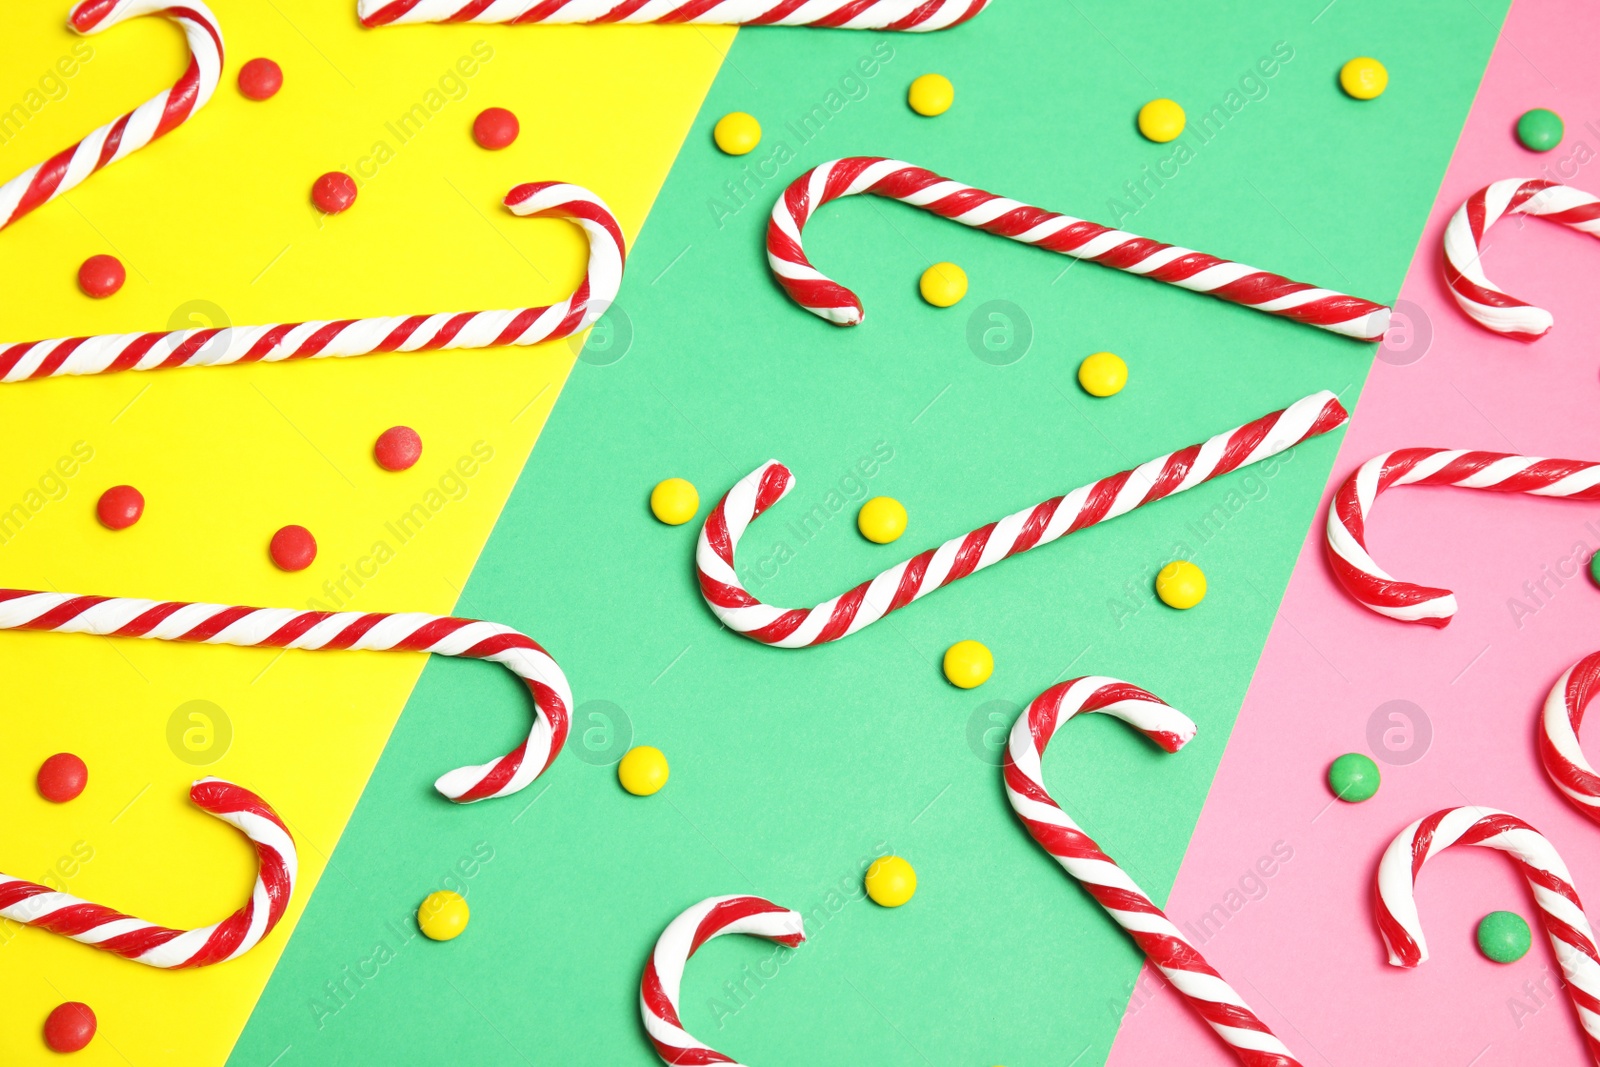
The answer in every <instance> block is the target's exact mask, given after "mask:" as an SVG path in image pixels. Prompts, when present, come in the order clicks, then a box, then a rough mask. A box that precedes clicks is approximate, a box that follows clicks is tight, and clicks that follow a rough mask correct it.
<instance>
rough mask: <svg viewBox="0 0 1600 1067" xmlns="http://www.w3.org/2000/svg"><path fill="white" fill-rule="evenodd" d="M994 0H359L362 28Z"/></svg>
mask: <svg viewBox="0 0 1600 1067" xmlns="http://www.w3.org/2000/svg"><path fill="white" fill-rule="evenodd" d="M988 5H989V0H361V3H360V5H359V10H360V14H361V24H362V25H363V26H388V25H391V24H395V23H402V22H512V23H528V22H544V23H571V22H677V23H691V22H692V23H698V24H700V25H713V26H821V27H826V28H831V29H840V30H902V31H906V32H926V31H928V30H943V29H946V28H948V27H950V26H955V25H958V24H960V23H963V22H965V21H967V20H968V19H970V18H971V17H972V16H974V15H976V14H977V13H978V12H980V11H982V10H983V9H984V8H985V7H987V6H988Z"/></svg>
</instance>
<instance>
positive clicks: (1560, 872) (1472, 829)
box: [1374, 807, 1600, 1064]
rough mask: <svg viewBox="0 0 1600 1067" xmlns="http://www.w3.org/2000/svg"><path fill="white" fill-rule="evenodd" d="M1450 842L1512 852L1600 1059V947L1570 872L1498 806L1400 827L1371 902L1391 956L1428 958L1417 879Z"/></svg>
mask: <svg viewBox="0 0 1600 1067" xmlns="http://www.w3.org/2000/svg"><path fill="white" fill-rule="evenodd" d="M1451 845H1482V846H1483V847H1485V848H1494V849H1499V850H1500V851H1501V852H1504V853H1505V854H1506V855H1508V856H1510V857H1511V859H1512V860H1513V862H1515V863H1516V865H1517V869H1518V870H1520V871H1521V872H1522V876H1523V877H1524V878H1526V879H1527V881H1528V888H1529V889H1531V890H1533V900H1534V903H1535V904H1537V905H1538V907H1539V918H1540V919H1542V920H1543V922H1544V930H1545V933H1546V934H1547V935H1549V937H1550V947H1551V948H1553V949H1554V950H1555V953H1556V959H1557V961H1558V962H1559V963H1560V964H1561V973H1562V975H1563V977H1565V979H1566V983H1565V984H1566V989H1567V996H1568V997H1570V998H1571V999H1572V1004H1573V1007H1574V1008H1576V1009H1577V1012H1578V1022H1579V1023H1580V1024H1581V1025H1582V1027H1583V1031H1584V1041H1585V1042H1586V1043H1587V1045H1588V1047H1589V1055H1590V1056H1591V1057H1592V1058H1593V1059H1594V1062H1595V1063H1597V1064H1600V952H1597V951H1596V948H1595V940H1594V930H1593V928H1592V927H1590V925H1589V919H1588V917H1587V916H1585V915H1584V913H1583V902H1582V901H1580V900H1579V899H1578V891H1577V890H1576V889H1574V888H1573V886H1572V874H1571V872H1569V871H1568V870H1567V865H1566V864H1565V863H1563V862H1562V861H1561V857H1560V856H1558V855H1557V854H1556V850H1555V849H1554V848H1553V847H1551V845H1550V842H1549V841H1548V840H1546V839H1545V836H1544V835H1543V834H1541V833H1540V832H1539V831H1537V830H1535V829H1534V828H1533V827H1531V826H1529V825H1528V824H1527V823H1525V822H1523V821H1522V820H1521V819H1519V818H1517V817H1516V816H1515V815H1510V814H1507V813H1506V812H1503V811H1496V810H1495V809H1493V808H1479V807H1461V808H1445V809H1444V810H1443V811H1436V812H1434V813H1433V814H1432V815H1430V816H1428V817H1427V818H1426V819H1418V820H1417V821H1416V822H1414V823H1412V824H1411V825H1410V826H1408V827H1406V828H1405V829H1404V830H1402V831H1401V832H1400V836H1398V837H1396V838H1395V839H1394V841H1393V842H1392V843H1391V844H1390V845H1389V847H1388V849H1387V850H1386V851H1385V852H1384V854H1383V859H1382V860H1381V861H1379V864H1378V878H1377V894H1376V900H1375V903H1374V908H1375V910H1376V912H1377V918H1378V930H1379V932H1380V933H1381V934H1382V935H1383V941H1384V944H1385V945H1387V946H1388V948H1389V962H1390V963H1392V964H1393V965H1394V966H1396V967H1415V966H1417V965H1418V964H1420V963H1422V962H1423V961H1424V960H1426V959H1427V958H1428V945H1427V942H1426V941H1424V940H1423V937H1422V922H1421V920H1420V919H1419V918H1418V917H1417V896H1416V880H1417V874H1418V873H1419V872H1420V871H1421V870H1422V865H1423V864H1424V863H1426V862H1427V861H1428V860H1430V859H1432V858H1433V857H1434V856H1437V855H1438V854H1439V853H1441V852H1443V851H1444V850H1445V849H1447V848H1449V847H1450V846H1451Z"/></svg>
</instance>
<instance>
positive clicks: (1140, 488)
mask: <svg viewBox="0 0 1600 1067" xmlns="http://www.w3.org/2000/svg"><path fill="white" fill-rule="evenodd" d="M1348 417H1349V416H1348V415H1347V414H1346V413H1345V410H1344V407H1343V406H1342V405H1341V404H1340V403H1339V400H1338V398H1337V397H1335V396H1334V395H1333V394H1332V393H1329V392H1321V393H1313V394H1312V395H1310V396H1308V397H1305V398H1304V399H1302V400H1298V401H1296V402H1295V403H1293V404H1291V405H1290V406H1289V407H1287V408H1285V409H1283V410H1282V411H1275V412H1273V413H1272V414H1270V415H1264V416H1262V417H1261V418H1259V419H1257V420H1255V421H1254V422H1250V423H1246V424H1245V425H1243V426H1238V427H1235V428H1234V429H1232V430H1229V431H1228V432H1227V433H1221V434H1218V435H1217V436H1215V437H1213V438H1211V439H1210V440H1209V441H1206V442H1204V443H1203V444H1198V445H1190V446H1189V447H1188V448H1184V449H1180V450H1178V451H1177V452H1169V453H1168V454H1167V455H1165V456H1159V457H1157V458H1155V459H1152V460H1150V461H1149V462H1148V463H1144V464H1141V465H1140V466H1138V467H1135V468H1134V469H1133V470H1128V471H1123V472H1122V473H1121V474H1113V475H1111V476H1110V477H1109V478H1102V479H1100V480H1099V481H1097V482H1092V483H1090V484H1089V485H1085V486H1080V487H1079V488H1077V489H1074V490H1073V491H1072V492H1070V493H1068V494H1066V495H1065V496H1058V497H1053V498H1052V499H1050V500H1046V501H1045V502H1044V503H1042V504H1035V505H1034V506H1033V507H1031V508H1028V509H1026V510H1025V511H1019V512H1017V513H1016V514H1014V515H1008V516H1006V517H1005V518H1003V519H1001V520H1000V521H999V522H991V523H990V524H989V525H987V526H981V527H979V528H978V529H976V530H973V531H972V532H971V533H968V534H964V535H962V536H961V537H955V538H952V539H950V540H949V541H946V542H945V543H944V544H942V545H940V546H939V547H938V548H933V549H928V550H927V551H926V552H923V553H922V554H921V555H918V556H914V557H912V558H911V559H908V560H906V561H905V562H903V563H900V564H897V565H896V566H894V567H891V568H889V569H888V570H886V571H884V572H883V573H882V574H880V575H878V576H877V577H876V578H874V579H872V580H871V581H869V582H863V583H862V584H860V585H858V586H856V587H855V588H854V589H852V590H850V591H849V592H848V593H845V594H843V595H842V596H837V597H834V598H833V599H832V600H830V601H828V602H827V603H825V604H818V605H817V606H816V607H814V608H778V607H773V606H771V605H769V604H764V603H762V602H761V601H760V600H758V599H756V597H755V596H754V595H752V594H751V593H750V591H749V590H748V589H746V588H745V586H744V582H743V581H742V580H741V579H740V577H739V575H738V572H737V571H736V570H735V569H734V565H733V554H734V551H735V550H736V549H737V548H738V546H739V538H741V537H743V536H744V532H745V530H746V529H747V528H748V527H749V525H750V523H751V521H752V520H754V519H755V518H756V517H757V516H759V515H760V514H761V513H762V512H764V511H766V510H767V509H768V508H770V507H771V506H772V505H773V504H775V503H777V502H778V501H779V500H782V499H783V498H784V496H786V495H787V494H788V492H789V490H790V489H792V488H794V476H793V475H792V474H790V473H789V468H788V467H785V466H784V465H783V464H781V463H779V462H778V461H777V460H775V459H773V460H768V461H767V462H766V463H763V464H762V465H761V466H760V467H757V468H756V469H755V470H754V471H752V472H751V473H750V474H747V475H745V477H744V478H742V479H740V481H739V482H738V484H736V485H735V486H734V487H733V488H732V489H730V490H728V495H727V496H725V497H723V498H722V499H721V500H720V501H718V502H717V506H716V507H714V508H712V509H711V512H710V514H708V515H707V516H706V522H705V526H704V527H702V528H701V530H700V543H699V547H698V549H697V550H696V553H695V567H696V569H697V571H698V573H699V577H700V593H701V595H702V596H704V597H705V600H706V603H707V604H709V605H710V606H711V610H712V611H713V612H714V613H715V614H716V616H717V618H718V619H720V620H722V623H723V625H724V626H726V627H728V628H729V629H730V630H733V631H734V632H735V633H741V634H744V636H746V637H748V638H750V639H751V640H754V641H760V642H761V643H762V644H767V645H776V646H777V647H779V648H801V647H804V646H806V645H820V644H823V643H824V642H827V641H837V640H839V638H841V637H846V636H848V635H850V634H853V633H855V632H856V631H857V630H860V629H863V628H864V627H866V626H867V625H869V624H871V623H874V622H877V621H878V620H879V619H881V618H883V617H884V616H885V615H887V614H889V613H890V612H891V611H898V610H899V609H900V608H903V607H905V606H906V605H907V604H910V603H912V602H914V601H916V600H920V599H921V598H922V597H925V596H927V595H928V594H929V593H931V592H933V591H934V590H935V589H939V588H942V587H944V586H946V585H949V584H950V583H951V582H953V581H955V580H956V579H958V578H965V577H966V576H967V575H969V574H972V573H974V572H975V571H980V570H982V569H983V568H985V567H988V566H991V565H993V564H995V563H999V562H1000V561H1001V560H1003V559H1007V558H1009V557H1011V556H1014V555H1016V554H1017V553H1019V552H1026V551H1027V550H1028V549H1030V548H1037V547H1038V546H1039V545H1044V544H1049V543H1050V542H1051V541H1054V540H1056V539H1057V538H1060V537H1065V536H1066V535H1067V534H1070V533H1074V532H1076V531H1078V530H1081V529H1083V528H1084V527H1086V526H1093V525H1094V524H1095V523H1097V522H1103V521H1104V520H1106V519H1112V518H1116V517H1117V516H1118V515H1123V514H1126V513H1127V512H1129V511H1132V510H1133V509H1134V508H1137V507H1139V506H1141V505H1143V504H1149V503H1151V502H1153V501H1156V500H1160V499H1162V498H1163V497H1168V496H1171V495H1173V494H1174V493H1181V492H1182V491H1183V490H1185V489H1192V488H1194V487H1195V486H1197V485H1199V484H1201V483H1202V482H1206V481H1210V480H1211V479H1212V478H1215V477H1217V476H1218V475H1222V474H1227V473H1229V472H1230V471H1234V470H1237V469H1238V468H1240V467H1243V466H1245V465H1247V464H1250V463H1257V462H1259V461H1261V460H1264V459H1267V458H1269V457H1271V456H1275V455H1277V454H1278V453H1280V452H1284V451H1287V450H1288V449H1290V448H1293V447H1294V446H1295V445H1297V444H1299V443H1300V442H1301V441H1304V440H1306V439H1307V438H1310V437H1316V436H1317V435H1319V434H1324V433H1327V432H1328V431H1329V430H1333V429H1336V428H1337V427H1339V426H1342V425H1343V424H1344V422H1345V420H1346V419H1347V418H1348Z"/></svg>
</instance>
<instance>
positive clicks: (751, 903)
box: [639, 896, 806, 1067]
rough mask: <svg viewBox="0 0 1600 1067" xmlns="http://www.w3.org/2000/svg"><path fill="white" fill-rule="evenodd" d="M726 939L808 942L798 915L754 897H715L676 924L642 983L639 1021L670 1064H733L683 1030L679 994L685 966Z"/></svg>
mask: <svg viewBox="0 0 1600 1067" xmlns="http://www.w3.org/2000/svg"><path fill="white" fill-rule="evenodd" d="M723 934H752V935H754V936H756V937H764V938H766V939H767V940H769V941H776V942H778V944H780V945H788V946H789V947H790V948H794V947H795V946H796V945H798V944H800V942H802V941H804V940H805V939H806V935H805V929H804V925H803V922H802V920H801V918H800V913H799V912H794V911H790V910H789V909H788V908H780V907H778V905H776V904H774V903H772V901H770V900H763V899H762V898H761V897H752V896H730V897H710V898H708V899H706V900H702V901H701V902H700V903H698V904H696V905H695V906H694V907H692V908H690V909H688V910H687V911H685V912H684V913H683V914H682V915H680V916H678V917H677V918H676V919H673V920H672V922H671V923H670V924H669V925H668V926H667V928H666V929H665V930H663V931H662V932H661V937H660V939H659V940H657V941H656V947H655V951H654V952H652V953H651V954H650V960H649V962H648V963H646V964H645V965H644V979H643V981H641V982H640V983H639V1017H640V1018H641V1019H643V1020H644V1029H645V1033H646V1034H648V1035H649V1036H650V1043H651V1044H652V1045H654V1046H655V1047H656V1054H657V1055H659V1056H660V1057H661V1059H662V1061H663V1062H665V1063H675V1064H676V1063H695V1064H706V1063H727V1064H732V1065H733V1067H739V1065H738V1064H737V1063H734V1061H733V1060H732V1059H730V1058H729V1057H727V1056H724V1055H723V1054H722V1053H720V1052H718V1051H716V1050H715V1049H712V1048H710V1047H709V1046H707V1045H705V1044H702V1043H701V1041H700V1040H699V1039H698V1038H696V1037H694V1036H693V1035H692V1034H690V1033H689V1032H688V1031H687V1030H685V1029H684V1028H683V1022H682V1020H681V1019H680V1018H679V1016H678V991H679V987H680V986H681V985H682V983H683V967H684V964H686V963H688V962H689V957H690V956H693V955H694V954H695V953H696V952H697V951H699V949H700V946H701V945H703V944H705V943H706V942H707V941H710V940H711V939H712V938H713V937H721V936H722V935H723Z"/></svg>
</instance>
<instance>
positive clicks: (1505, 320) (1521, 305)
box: [1444, 178, 1600, 342]
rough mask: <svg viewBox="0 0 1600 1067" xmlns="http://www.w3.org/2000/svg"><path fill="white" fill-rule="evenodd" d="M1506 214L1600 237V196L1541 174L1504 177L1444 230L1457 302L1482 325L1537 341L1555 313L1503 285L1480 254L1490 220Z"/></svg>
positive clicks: (1449, 280)
mask: <svg viewBox="0 0 1600 1067" xmlns="http://www.w3.org/2000/svg"><path fill="white" fill-rule="evenodd" d="M1506 215H1532V216H1534V217H1538V218H1546V219H1549V220H1550V221H1551V222H1559V223H1561V224H1562V225H1564V226H1569V227H1571V228H1572V229H1574V230H1578V231H1579V232H1581V233H1587V234H1590V235H1591V236H1595V237H1600V198H1597V197H1595V196H1592V195H1591V194H1589V193H1586V192H1584V191H1583V190H1581V189H1574V188H1572V187H1571V186H1569V185H1558V184H1557V183H1555V182H1551V181H1545V180H1543V179H1539V178H1505V179H1502V180H1500V181H1497V182H1494V183H1492V184H1490V185H1487V186H1485V187H1484V188H1482V189H1479V190H1478V191H1477V192H1476V193H1473V194H1472V195H1471V196H1469V197H1468V198H1467V200H1466V202H1465V203H1463V204H1462V205H1461V207H1460V208H1458V209H1457V210H1456V213H1455V214H1454V215H1452V216H1451V218H1450V221H1449V223H1448V224H1447V225H1446V226H1445V231H1444V280H1445V285H1446V286H1447V287H1448V288H1449V290H1450V295H1451V296H1452V297H1454V298H1455V302H1456V304H1457V305H1458V306H1459V307H1460V308H1461V310H1462V311H1464V312H1465V313H1466V314H1467V317H1468V318H1470V319H1472V320H1473V321H1474V322H1476V323H1477V324H1478V325H1480V326H1482V327H1483V328H1484V329H1486V330H1491V331H1493V332H1494V333H1498V334H1500V335H1502V336H1504V337H1509V338H1512V339H1513V340H1517V341H1524V342H1531V341H1537V340H1538V339H1539V338H1541V337H1543V336H1544V335H1545V334H1547V333H1549V332H1550V328H1551V326H1552V325H1554V322H1555V320H1554V318H1553V317H1552V316H1551V314H1550V312H1548V311H1546V310H1545V309H1544V308H1541V307H1535V306H1534V305H1532V304H1529V303H1527V302H1526V301H1523V300H1519V299H1517V298H1516V297H1514V296H1512V295H1510V294H1509V293H1507V292H1505V291H1504V290H1502V289H1501V288H1500V287H1499V286H1497V285H1495V284H1494V283H1493V282H1491V281H1490V280H1489V279H1488V277H1487V276H1486V275H1485V274H1484V271H1483V264H1482V262H1481V258H1480V257H1481V255H1482V253H1483V241H1484V236H1485V234H1486V233H1487V232H1488V229H1489V227H1490V226H1492V225H1494V223H1495V222H1496V221H1497V220H1499V219H1501V218H1503V217H1504V216H1506Z"/></svg>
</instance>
